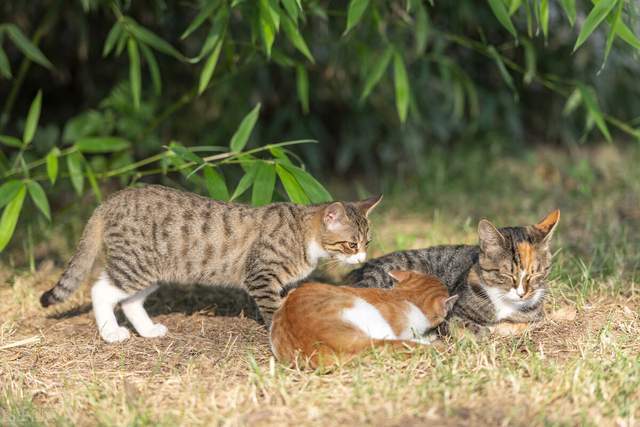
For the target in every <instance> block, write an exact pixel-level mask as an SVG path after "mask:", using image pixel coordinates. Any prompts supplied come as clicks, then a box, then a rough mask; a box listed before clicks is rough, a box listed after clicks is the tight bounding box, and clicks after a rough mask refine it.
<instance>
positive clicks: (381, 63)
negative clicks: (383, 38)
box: [360, 46, 393, 102]
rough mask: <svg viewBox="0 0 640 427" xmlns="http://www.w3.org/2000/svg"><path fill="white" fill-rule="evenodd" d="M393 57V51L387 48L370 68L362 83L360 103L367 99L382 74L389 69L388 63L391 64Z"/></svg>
mask: <svg viewBox="0 0 640 427" xmlns="http://www.w3.org/2000/svg"><path fill="white" fill-rule="evenodd" d="M392 57H393V49H392V48H391V46H389V47H387V49H386V50H385V51H384V53H383V54H382V55H381V56H380V58H378V60H377V61H376V62H375V63H374V64H373V67H371V72H370V73H369V75H368V76H367V80H366V81H365V83H364V89H363V90H362V95H360V102H362V101H364V100H365V99H367V97H368V96H369V94H371V91H372V90H373V88H375V87H376V85H377V84H378V82H379V81H380V79H381V78H382V76H383V75H384V72H385V71H386V70H387V68H388V67H389V62H391V58H392Z"/></svg>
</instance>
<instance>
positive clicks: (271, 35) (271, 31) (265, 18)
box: [259, 0, 277, 57]
mask: <svg viewBox="0 0 640 427" xmlns="http://www.w3.org/2000/svg"><path fill="white" fill-rule="evenodd" d="M259 14H260V15H259V21H260V29H261V33H262V41H263V42H264V48H265V51H266V52H267V57H271V47H272V46H273V42H274V40H275V38H276V32H277V29H276V24H275V22H274V21H273V15H272V13H271V7H270V6H269V0H259Z"/></svg>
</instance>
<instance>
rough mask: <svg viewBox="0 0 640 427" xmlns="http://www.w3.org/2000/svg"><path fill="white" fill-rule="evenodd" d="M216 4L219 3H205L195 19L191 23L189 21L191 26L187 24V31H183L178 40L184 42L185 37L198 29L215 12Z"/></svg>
mask: <svg viewBox="0 0 640 427" xmlns="http://www.w3.org/2000/svg"><path fill="white" fill-rule="evenodd" d="M218 4H219V2H217V1H215V0H209V1H207V2H206V3H205V5H204V6H203V7H202V9H200V12H198V14H197V15H196V17H195V18H194V19H193V21H191V24H189V27H187V29H186V30H184V33H182V35H181V36H180V38H181V39H182V40H184V39H186V38H187V37H189V35H190V34H191V33H193V32H194V31H195V30H197V29H198V28H200V26H201V25H202V24H203V23H204V21H206V20H207V18H208V17H209V16H211V14H212V13H213V12H214V11H215V10H216V7H217V6H218Z"/></svg>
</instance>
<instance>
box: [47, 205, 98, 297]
mask: <svg viewBox="0 0 640 427" xmlns="http://www.w3.org/2000/svg"><path fill="white" fill-rule="evenodd" d="M102 231H103V218H102V209H101V207H98V208H97V209H96V210H95V211H94V212H93V215H91V218H89V222H88V223H87V225H86V226H85V228H84V231H83V232H82V237H81V238H80V241H79V242H78V246H77V247H76V252H75V254H74V255H73V257H72V258H71V260H70V261H69V264H68V265H67V268H66V269H65V270H64V273H62V276H61V277H60V280H58V283H56V285H55V286H54V287H53V288H51V289H49V290H48V291H46V292H45V293H43V294H42V296H41V297H40V304H42V306H43V307H49V306H50V305H53V304H57V303H59V302H62V301H64V300H66V299H67V298H69V296H70V295H71V294H72V293H73V292H74V291H75V290H76V289H78V287H79V286H80V285H81V284H82V283H83V282H84V281H85V279H86V278H87V276H88V275H89V273H90V272H91V268H92V267H93V263H94V261H95V260H96V258H97V256H98V252H100V248H101V247H102Z"/></svg>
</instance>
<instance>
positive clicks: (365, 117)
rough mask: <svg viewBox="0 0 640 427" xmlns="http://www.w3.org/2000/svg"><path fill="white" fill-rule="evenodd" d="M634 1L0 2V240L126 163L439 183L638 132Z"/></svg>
mask: <svg viewBox="0 0 640 427" xmlns="http://www.w3.org/2000/svg"><path fill="white" fill-rule="evenodd" d="M639 17H640V4H639V3H638V2H636V1H633V0H598V1H595V0H594V1H588V0H488V1H475V0H460V1H455V2H454V1H449V2H446V1H433V0H432V1H422V0H403V1H377V0H351V1H333V2H329V1H306V0H244V1H243V0H228V1H223V0H201V1H200V0H185V1H179V2H171V1H162V0H149V1H145V2H141V1H122V0H121V1H115V0H114V1H103V0H73V1H72V0H66V1H65V0H40V1H29V2H23V1H3V2H2V3H0V108H1V110H0V135H2V136H0V147H1V149H2V152H1V153H0V177H1V178H0V208H3V213H2V218H1V219H0V250H2V249H4V247H5V246H7V244H8V243H9V242H11V241H12V236H13V235H14V231H15V230H17V233H18V234H17V235H19V236H20V238H13V242H12V245H16V247H17V248H21V249H25V250H26V251H27V252H29V251H30V250H31V249H32V248H33V246H34V244H35V243H37V241H38V240H41V239H42V238H43V236H46V233H47V230H48V229H49V228H50V221H51V220H53V221H54V222H55V221H64V218H65V213H66V212H70V209H71V210H72V209H73V208H74V207H75V206H77V205H78V200H81V201H83V202H84V203H83V204H84V205H92V204H94V203H95V202H96V200H99V199H100V198H101V194H102V192H103V191H107V192H111V191H113V190H115V189H117V188H120V187H123V186H126V185H131V184H133V183H136V182H139V181H143V182H158V183H164V184H168V185H173V186H182V187H184V188H187V189H190V190H194V191H198V192H201V193H202V194H209V195H210V196H212V197H215V198H218V199H230V198H232V199H234V200H236V199H237V200H243V201H249V202H251V203H253V204H263V203H267V202H268V201H270V200H272V199H274V200H287V199H290V200H293V201H296V202H301V203H308V202H320V201H324V200H328V199H330V197H331V196H330V195H329V193H328V192H327V191H326V190H325V189H324V187H323V186H322V185H321V184H320V182H324V183H325V184H327V186H328V187H329V188H330V189H332V190H334V194H335V195H336V197H343V196H345V197H346V196H353V195H354V192H360V193H365V192H367V191H379V190H380V189H382V190H385V191H391V192H401V191H404V189H406V188H407V186H409V185H410V188H411V189H412V190H414V191H417V192H419V193H420V194H421V195H423V196H424V197H425V198H426V199H427V200H437V197H438V195H439V194H442V193H443V192H446V191H451V190H455V189H458V190H463V191H464V190H466V191H469V188H468V186H469V185H473V184H475V185H478V184H479V183H484V182H486V179H487V177H485V176H484V171H485V168H486V165H487V164H489V163H490V162H491V161H492V159H495V158H499V157H501V156H526V153H527V150H528V149H529V148H530V147H532V146H535V145H540V144H545V145H547V144H552V145H556V146H560V147H565V148H566V149H571V147H574V146H576V145H577V144H600V143H603V141H607V140H608V141H615V143H616V144H626V143H629V142H633V143H636V142H637V140H638V139H640V96H639V95H640V86H639V85H638V84H637V76H638V75H639V72H640V62H639V61H638V55H639V52H640V40H639V39H638V36H637V35H638V34H640V24H639V22H638V18H639ZM309 140H314V141H317V143H314V142H313V141H309ZM282 143H284V144H282ZM270 144H271V145H270ZM273 144H280V145H273ZM581 165H582V163H577V164H576V165H575V166H573V169H572V172H571V173H572V174H574V175H575V177H574V178H575V179H576V180H577V182H578V183H580V182H587V181H589V180H593V179H594V178H593V175H592V174H591V172H590V169H589V168H588V167H584V166H581ZM312 176H315V177H316V178H317V180H316V179H314V178H313V177H312ZM491 179H496V178H495V176H493V175H492V177H491ZM494 184H495V183H494ZM587 184H588V182H587ZM579 185H580V184H579ZM585 185H586V184H585ZM52 212H53V213H52ZM541 213H542V212H541ZM16 227H17V228H16ZM14 237H15V236H14ZM31 252H33V251H32V250H31ZM32 258H33V257H32Z"/></svg>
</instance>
